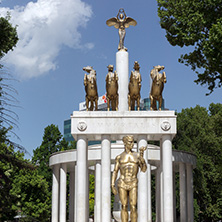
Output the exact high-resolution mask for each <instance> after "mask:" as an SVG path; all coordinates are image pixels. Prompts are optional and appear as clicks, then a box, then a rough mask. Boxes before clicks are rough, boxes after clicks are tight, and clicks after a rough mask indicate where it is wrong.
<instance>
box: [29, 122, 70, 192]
mask: <svg viewBox="0 0 222 222" xmlns="http://www.w3.org/2000/svg"><path fill="white" fill-rule="evenodd" d="M66 149H68V142H67V141H66V140H65V139H64V138H63V137H62V134H61V132H60V131H59V129H58V126H55V125H54V124H51V125H49V126H47V127H46V128H45V129H44V135H43V141H42V143H41V145H40V147H37V148H36V149H35V150H34V151H33V158H32V162H33V164H35V165H37V166H38V171H39V173H40V175H42V176H44V178H45V179H46V180H47V182H48V183H49V188H50V189H51V185H52V171H51V169H50V167H49V158H50V156H51V155H52V154H53V153H55V152H58V151H62V150H66Z"/></svg>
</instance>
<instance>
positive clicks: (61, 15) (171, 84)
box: [0, 0, 222, 155]
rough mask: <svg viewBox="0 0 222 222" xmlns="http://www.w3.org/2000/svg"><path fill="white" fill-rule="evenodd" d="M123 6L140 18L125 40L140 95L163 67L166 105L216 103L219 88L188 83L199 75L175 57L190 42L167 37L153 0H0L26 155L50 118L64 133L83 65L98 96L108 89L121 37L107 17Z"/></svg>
mask: <svg viewBox="0 0 222 222" xmlns="http://www.w3.org/2000/svg"><path fill="white" fill-rule="evenodd" d="M120 8H124V9H125V12H126V14H127V16H130V17H132V18H134V19H135V20H136V21H137V26H135V27H132V26H130V27H129V28H128V29H127V30H126V38H125V46H126V47H127V48H128V52H129V61H130V70H132V68H133V63H134V61H138V62H139V64H140V67H141V69H140V71H141V75H142V89H141V94H142V98H145V97H148V95H149V90H150V78H149V73H150V70H151V69H152V67H153V66H155V65H164V66H165V72H166V75H167V83H166V85H165V89H164V92H163V97H164V99H165V106H166V107H167V108H169V109H170V110H177V111H181V109H183V108H187V107H195V106H196V105H201V106H204V107H208V106H209V104H210V103H212V102H214V103H221V97H222V89H217V90H216V91H215V92H214V93H213V94H212V95H210V96H205V94H206V93H207V92H208V90H207V88H206V87H203V86H200V85H196V84H195V83H194V82H193V81H194V80H195V79H196V74H195V73H194V72H193V71H192V70H191V69H190V68H189V67H186V66H185V65H183V64H180V63H178V58H179V57H180V55H181V54H183V53H185V52H188V51H189V50H192V48H190V47H188V48H180V47H173V46H171V45H170V44H169V43H168V42H167V40H166V38H165V30H163V29H161V27H160V25H159V18H158V15H157V3H156V1H155V0H149V1H147V0H139V1H129V0H121V1H120V0H112V1H104V0H94V1H92V0H85V1H81V0H36V1H33V2H30V1H28V0H2V1H1V4H0V15H1V16H4V15H5V13H6V12H7V11H10V13H11V22H12V23H13V24H15V25H18V34H19V38H20V41H19V43H18V44H17V47H16V48H15V50H14V51H13V52H10V53H9V54H8V55H7V56H6V57H4V59H3V61H1V62H2V63H3V64H4V65H5V67H6V68H7V70H8V72H10V73H11V74H12V75H13V76H14V77H15V78H16V79H18V80H19V82H18V83H17V82H15V83H13V84H14V86H15V88H16V89H17V91H18V93H19V95H18V100H19V105H20V106H21V108H19V109H16V110H15V111H16V112H17V114H18V115H19V129H16V133H17V134H18V136H19V137H20V139H21V141H18V142H19V143H20V144H21V145H23V146H24V147H25V148H26V149H27V151H28V152H29V153H30V154H31V155H32V150H33V149H36V148H37V147H38V146H40V144H41V142H42V136H43V132H44V128H45V127H46V126H48V125H50V124H55V125H58V126H59V129H60V131H61V132H63V121H64V120H65V119H68V118H69V117H70V114H71V113H72V112H73V111H74V110H78V104H79V103H80V102H82V101H84V98H85V92H84V87H83V77H84V71H83V70H82V67H84V66H87V65H90V66H93V67H94V69H95V70H96V72H97V84H98V91H99V95H102V94H104V93H105V76H106V74H107V65H109V64H113V65H114V68H115V54H116V52H117V46H118V41H119V40H118V38H119V37H118V31H117V29H115V28H114V27H108V26H107V25H106V20H107V19H109V18H111V17H115V16H116V15H117V13H118V11H119V9H120Z"/></svg>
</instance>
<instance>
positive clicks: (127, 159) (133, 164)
mask: <svg viewBox="0 0 222 222" xmlns="http://www.w3.org/2000/svg"><path fill="white" fill-rule="evenodd" d="M123 143H124V146H125V151H124V152H122V153H121V154H120V155H118V156H117V157H116V159H115V166H114V171H113V175H112V182H111V188H112V192H113V194H114V195H117V189H116V187H115V181H116V179H117V175H118V172H119V171H120V178H119V179H118V183H117V186H118V193H119V198H120V201H121V205H122V209H121V221H122V222H128V212H127V206H128V201H129V204H130V220H131V222H137V209H136V204H137V187H138V179H137V173H138V171H139V168H141V171H142V172H145V171H146V169H147V165H146V162H145V160H144V158H143V153H144V151H145V150H146V148H147V147H141V148H140V152H139V153H137V152H134V151H132V148H133V145H134V139H133V136H129V135H128V136H125V137H123Z"/></svg>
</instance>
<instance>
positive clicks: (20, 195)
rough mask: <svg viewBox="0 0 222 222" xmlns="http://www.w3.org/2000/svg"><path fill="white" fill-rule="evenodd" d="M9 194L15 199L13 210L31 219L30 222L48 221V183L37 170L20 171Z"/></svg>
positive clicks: (49, 197)
mask: <svg viewBox="0 0 222 222" xmlns="http://www.w3.org/2000/svg"><path fill="white" fill-rule="evenodd" d="M10 194H12V195H13V196H16V197H17V198H16V202H15V204H13V206H12V208H13V210H16V211H17V212H21V215H23V216H26V217H28V218H29V219H30V218H32V220H31V221H33V219H35V220H36V221H41V222H44V221H50V213H49V212H50V210H51V209H50V202H51V196H50V195H49V192H48V183H47V181H46V180H45V179H44V178H43V176H40V175H39V173H38V171H37V170H32V171H31V170H26V169H23V170H20V171H19V173H18V174H17V175H16V176H15V178H14V181H13V184H12V189H11V190H10ZM26 217H25V218H26ZM29 221H30V220H29Z"/></svg>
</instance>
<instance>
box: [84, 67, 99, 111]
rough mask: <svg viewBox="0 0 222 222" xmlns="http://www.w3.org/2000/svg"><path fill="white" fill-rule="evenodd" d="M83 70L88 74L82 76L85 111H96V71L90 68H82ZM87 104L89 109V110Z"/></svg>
mask: <svg viewBox="0 0 222 222" xmlns="http://www.w3.org/2000/svg"><path fill="white" fill-rule="evenodd" d="M83 70H84V71H86V72H87V73H89V74H86V73H85V75H84V86H85V91H86V110H87V111H88V110H90V111H93V109H94V108H95V110H97V109H98V92H97V84H96V71H95V70H94V69H93V67H92V66H86V67H83ZM89 102H90V103H91V104H90V108H89Z"/></svg>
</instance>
